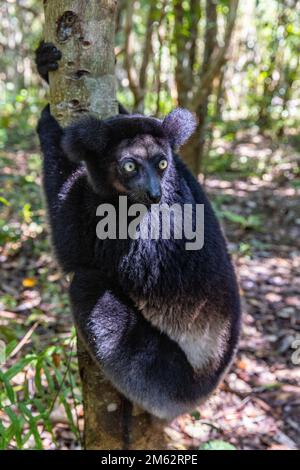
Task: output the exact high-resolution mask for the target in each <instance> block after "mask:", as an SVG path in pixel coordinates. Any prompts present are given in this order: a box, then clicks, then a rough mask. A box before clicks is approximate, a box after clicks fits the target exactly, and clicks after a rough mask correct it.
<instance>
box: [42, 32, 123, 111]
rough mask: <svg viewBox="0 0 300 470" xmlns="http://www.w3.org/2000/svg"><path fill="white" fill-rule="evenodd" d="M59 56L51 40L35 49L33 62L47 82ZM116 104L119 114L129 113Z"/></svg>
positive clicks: (55, 67)
mask: <svg viewBox="0 0 300 470" xmlns="http://www.w3.org/2000/svg"><path fill="white" fill-rule="evenodd" d="M61 57H62V54H61V51H60V50H59V49H57V47H56V46H55V45H54V44H52V43H51V42H44V41H41V42H40V44H39V47H38V48H37V50H36V51H35V63H36V66H37V71H38V73H39V74H40V76H41V77H42V79H43V80H45V81H46V82H47V83H49V72H51V71H54V70H57V69H58V67H59V65H58V61H59V60H60V59H61ZM118 106H119V114H129V112H128V111H127V109H126V108H124V106H123V105H122V104H121V103H118Z"/></svg>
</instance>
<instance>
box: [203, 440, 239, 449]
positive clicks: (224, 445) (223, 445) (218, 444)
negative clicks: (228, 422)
mask: <svg viewBox="0 0 300 470" xmlns="http://www.w3.org/2000/svg"><path fill="white" fill-rule="evenodd" d="M199 450H236V447H234V446H233V445H232V444H230V443H229V442H225V441H221V440H216V441H209V442H206V443H205V444H203V445H202V446H201V447H199Z"/></svg>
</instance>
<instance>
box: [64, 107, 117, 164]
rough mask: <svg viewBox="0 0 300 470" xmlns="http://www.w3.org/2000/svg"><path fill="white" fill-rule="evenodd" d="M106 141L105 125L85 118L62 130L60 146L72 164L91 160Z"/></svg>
mask: <svg viewBox="0 0 300 470" xmlns="http://www.w3.org/2000/svg"><path fill="white" fill-rule="evenodd" d="M107 141H108V135H107V126H106V124H105V123H104V122H103V121H101V120H100V119H97V118H95V117H93V116H85V117H83V118H82V119H80V120H79V121H76V122H74V123H72V124H71V125H70V126H68V127H66V128H65V129H64V133H63V137H62V141H61V146H62V149H63V150H64V152H65V153H66V155H67V157H68V158H69V159H70V160H71V161H72V162H74V163H79V162H80V161H82V160H86V161H88V160H91V159H93V158H94V157H95V155H97V154H99V153H101V151H103V150H104V148H105V146H106V144H107Z"/></svg>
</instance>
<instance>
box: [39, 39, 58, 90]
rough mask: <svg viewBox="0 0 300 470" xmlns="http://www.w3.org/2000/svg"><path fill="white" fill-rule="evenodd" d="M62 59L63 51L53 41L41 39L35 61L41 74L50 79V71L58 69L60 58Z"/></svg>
mask: <svg viewBox="0 0 300 470" xmlns="http://www.w3.org/2000/svg"><path fill="white" fill-rule="evenodd" d="M60 59H61V52H60V50H59V49H57V47H56V46H54V44H52V42H44V41H41V42H40V45H39V47H38V48H37V50H36V51H35V63H36V65H37V70H38V72H39V74H40V76H41V77H42V78H43V79H44V80H46V82H48V81H49V78H48V72H50V71H52V70H57V69H58V60H60Z"/></svg>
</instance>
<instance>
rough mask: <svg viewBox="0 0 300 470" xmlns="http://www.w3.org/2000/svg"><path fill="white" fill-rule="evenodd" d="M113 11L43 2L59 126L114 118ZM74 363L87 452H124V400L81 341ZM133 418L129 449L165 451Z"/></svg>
mask: <svg viewBox="0 0 300 470" xmlns="http://www.w3.org/2000/svg"><path fill="white" fill-rule="evenodd" d="M116 7H117V2H116V1H115V0H44V9H45V40H46V41H51V42H53V43H54V44H55V45H56V46H57V47H58V48H59V49H60V50H61V51H62V59H61V61H60V63H59V69H58V70H57V71H55V72H51V73H50V74H49V82H50V105H51V113H52V114H53V115H54V116H55V117H56V119H57V120H58V121H59V122H60V124H61V125H63V126H65V125H66V124H68V123H69V122H70V121H71V120H73V119H75V118H77V117H79V116H81V115H82V114H85V113H87V112H89V113H93V114H95V115H96V116H98V117H101V118H106V117H109V116H112V115H115V114H117V113H118V105H117V101H116V90H115V73H114V67H115V58H114V35H115V17H116ZM78 363H79V371H80V376H81V381H82V391H83V405H84V417H85V428H84V446H85V448H86V449H99V450H100V449H122V448H125V447H128V442H125V441H126V440H127V436H125V435H124V432H125V429H124V418H125V416H124V412H123V411H124V410H123V409H122V408H123V404H124V403H126V400H125V399H124V398H123V397H122V396H121V395H120V394H119V393H118V392H117V391H116V390H115V389H114V388H113V387H112V385H111V384H110V382H109V381H108V380H107V379H106V378H105V377H104V375H103V373H102V371H101V369H100V367H99V364H96V363H95V362H94V361H93V359H92V358H91V357H90V355H89V354H88V352H87V351H86V350H85V348H84V346H83V344H82V343H81V341H79V340H78ZM127 403H128V402H127ZM133 414H134V416H133V417H132V423H131V430H132V432H131V436H130V442H131V444H130V448H132V449H163V448H165V437H164V432H163V426H162V423H161V422H160V421H159V420H156V419H154V418H153V417H151V416H150V415H148V414H147V413H145V412H144V411H142V410H137V409H136V410H134V413H133ZM127 424H128V423H127Z"/></svg>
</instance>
